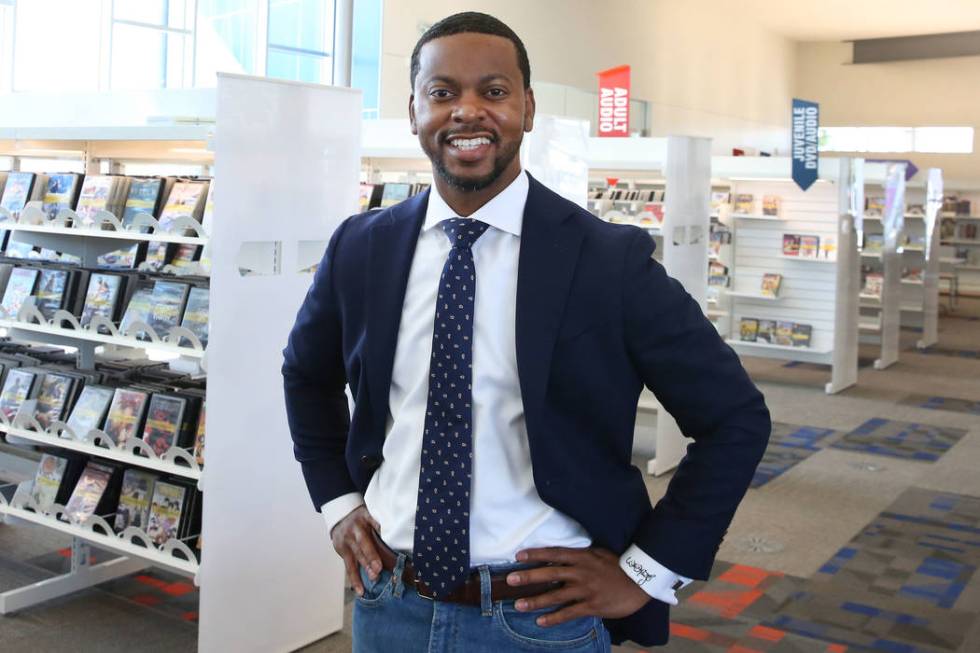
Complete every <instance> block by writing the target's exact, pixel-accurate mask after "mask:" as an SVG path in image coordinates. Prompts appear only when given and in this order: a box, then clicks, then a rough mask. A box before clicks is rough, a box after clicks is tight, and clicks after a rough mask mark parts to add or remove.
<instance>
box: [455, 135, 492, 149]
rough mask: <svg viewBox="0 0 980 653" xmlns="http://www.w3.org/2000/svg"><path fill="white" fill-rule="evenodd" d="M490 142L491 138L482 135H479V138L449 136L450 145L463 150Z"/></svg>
mask: <svg viewBox="0 0 980 653" xmlns="http://www.w3.org/2000/svg"><path fill="white" fill-rule="evenodd" d="M490 143H491V140H490V139H489V138H487V137H485V136H482V137H479V138H462V137H456V138H450V139H449V144H450V145H452V146H453V147H455V148H457V149H459V150H463V151H467V150H475V149H477V148H478V147H480V146H481V145H490Z"/></svg>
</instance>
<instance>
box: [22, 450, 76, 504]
mask: <svg viewBox="0 0 980 653" xmlns="http://www.w3.org/2000/svg"><path fill="white" fill-rule="evenodd" d="M67 468H68V461H67V460H65V459H64V458H59V457H58V456H52V455H51V454H47V453H46V454H44V455H43V456H41V462H40V463H38V466H37V473H36V474H35V475H34V485H33V486H32V488H31V499H33V500H34V505H36V506H37V508H38V510H40V511H41V512H47V511H49V510H50V509H51V506H52V504H54V502H55V501H56V500H57V497H58V490H60V489H61V479H62V478H64V476H65V469H67Z"/></svg>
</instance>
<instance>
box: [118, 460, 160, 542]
mask: <svg viewBox="0 0 980 653" xmlns="http://www.w3.org/2000/svg"><path fill="white" fill-rule="evenodd" d="M156 480H157V477H156V476H155V475H153V474H151V473H149V472H144V471H141V470H138V469H127V470H126V471H125V473H124V474H123V479H122V488H121V489H120V491H119V505H118V506H117V507H116V520H115V524H113V526H114V527H115V530H116V532H117V533H119V532H122V531H124V530H126V529H127V528H129V527H130V526H134V527H136V528H146V524H147V518H148V517H149V513H150V497H152V496H153V486H154V484H155V483H156Z"/></svg>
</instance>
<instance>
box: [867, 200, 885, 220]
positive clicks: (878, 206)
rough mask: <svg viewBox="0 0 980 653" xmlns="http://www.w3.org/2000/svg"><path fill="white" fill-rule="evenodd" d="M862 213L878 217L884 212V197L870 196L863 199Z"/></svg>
mask: <svg viewBox="0 0 980 653" xmlns="http://www.w3.org/2000/svg"><path fill="white" fill-rule="evenodd" d="M864 204H865V208H864V214H865V215H868V216H872V217H879V216H881V215H883V214H884V213H885V198H884V197H877V196H871V197H868V198H867V199H866V200H865V203H864Z"/></svg>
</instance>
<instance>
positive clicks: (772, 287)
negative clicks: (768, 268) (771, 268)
mask: <svg viewBox="0 0 980 653" xmlns="http://www.w3.org/2000/svg"><path fill="white" fill-rule="evenodd" d="M782 283H783V275H781V274H777V273H775V272H766V273H765V274H763V275H762V296H763V297H778V296H779V287H780V286H781V285H782Z"/></svg>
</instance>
